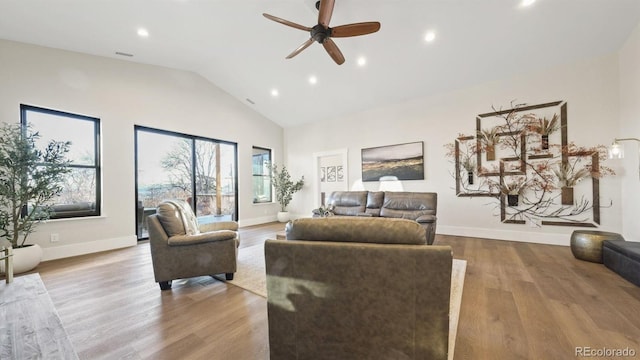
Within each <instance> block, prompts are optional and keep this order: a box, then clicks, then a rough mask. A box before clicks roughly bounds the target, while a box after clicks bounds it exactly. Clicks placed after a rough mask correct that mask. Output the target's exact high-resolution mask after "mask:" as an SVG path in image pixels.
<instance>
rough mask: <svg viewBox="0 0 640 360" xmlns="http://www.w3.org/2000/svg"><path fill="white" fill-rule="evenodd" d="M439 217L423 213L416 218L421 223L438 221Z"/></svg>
mask: <svg viewBox="0 0 640 360" xmlns="http://www.w3.org/2000/svg"><path fill="white" fill-rule="evenodd" d="M436 219H437V217H436V216H435V215H421V216H420V217H418V218H417V219H416V221H417V222H419V223H421V224H425V223H426V224H429V223H434V222H436Z"/></svg>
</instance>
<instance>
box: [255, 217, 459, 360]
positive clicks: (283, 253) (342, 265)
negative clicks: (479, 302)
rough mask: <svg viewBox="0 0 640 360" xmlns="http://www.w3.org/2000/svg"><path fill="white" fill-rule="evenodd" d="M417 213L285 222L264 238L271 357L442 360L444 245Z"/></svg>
mask: <svg viewBox="0 0 640 360" xmlns="http://www.w3.org/2000/svg"><path fill="white" fill-rule="evenodd" d="M425 236H426V235H425V229H424V227H422V226H420V225H418V224H417V223H416V222H415V221H410V220H405V219H387V218H370V217H338V216H332V217H325V218H304V219H297V220H293V221H292V222H290V223H288V224H287V227H286V237H287V240H267V241H266V242H265V263H266V272H267V293H268V297H267V312H268V323H269V351H270V355H271V356H270V357H271V359H280V360H282V359H308V360H313V359H344V360H348V359H354V360H355V359H447V352H448V341H449V302H450V291H451V265H452V261H453V258H452V252H451V247H449V246H435V245H434V246H428V245H426V244H425V243H424V239H425Z"/></svg>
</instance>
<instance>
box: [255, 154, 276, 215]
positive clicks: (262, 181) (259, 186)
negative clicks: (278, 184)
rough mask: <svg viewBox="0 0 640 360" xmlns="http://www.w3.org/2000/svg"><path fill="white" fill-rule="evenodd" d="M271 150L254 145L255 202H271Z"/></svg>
mask: <svg viewBox="0 0 640 360" xmlns="http://www.w3.org/2000/svg"><path fill="white" fill-rule="evenodd" d="M270 165H271V150H269V149H264V148H259V147H256V146H254V147H253V203H254V204H259V203H270V202H272V201H273V199H272V197H271V169H270V168H269V166H270Z"/></svg>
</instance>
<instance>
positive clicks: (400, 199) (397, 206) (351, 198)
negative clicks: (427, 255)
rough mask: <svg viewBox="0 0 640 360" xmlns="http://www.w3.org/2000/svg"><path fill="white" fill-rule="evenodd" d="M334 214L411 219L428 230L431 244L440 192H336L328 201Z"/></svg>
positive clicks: (434, 231) (427, 237) (434, 233)
mask: <svg viewBox="0 0 640 360" xmlns="http://www.w3.org/2000/svg"><path fill="white" fill-rule="evenodd" d="M327 205H328V206H329V207H330V208H331V209H332V212H333V214H334V215H339V216H370V217H385V218H400V219H409V220H414V221H416V222H418V224H420V225H422V227H424V228H425V230H426V234H427V235H426V239H427V244H429V245H431V244H433V241H434V239H435V236H436V220H437V218H436V213H437V207H438V194H437V193H433V192H408V191H334V192H333V193H332V194H331V195H330V196H329V199H328V201H327Z"/></svg>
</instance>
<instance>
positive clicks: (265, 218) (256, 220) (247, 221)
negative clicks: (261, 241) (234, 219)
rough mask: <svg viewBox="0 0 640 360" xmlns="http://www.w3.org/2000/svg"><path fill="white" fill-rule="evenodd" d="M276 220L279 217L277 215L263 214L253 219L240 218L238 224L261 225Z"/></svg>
mask: <svg viewBox="0 0 640 360" xmlns="http://www.w3.org/2000/svg"><path fill="white" fill-rule="evenodd" d="M274 221H278V218H277V216H276V215H269V216H262V217H258V218H252V219H240V220H238V226H253V225H261V224H267V223H270V222H274Z"/></svg>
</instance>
